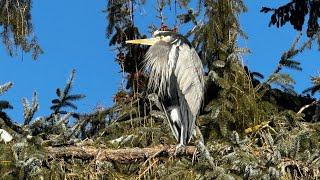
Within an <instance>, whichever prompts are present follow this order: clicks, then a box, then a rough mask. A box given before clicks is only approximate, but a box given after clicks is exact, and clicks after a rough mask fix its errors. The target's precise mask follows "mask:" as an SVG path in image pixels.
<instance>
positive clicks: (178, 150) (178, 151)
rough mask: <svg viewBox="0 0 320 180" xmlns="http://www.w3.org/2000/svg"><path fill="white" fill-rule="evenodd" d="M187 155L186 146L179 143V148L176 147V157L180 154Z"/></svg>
mask: <svg viewBox="0 0 320 180" xmlns="http://www.w3.org/2000/svg"><path fill="white" fill-rule="evenodd" d="M184 153H186V146H185V145H184V144H182V143H179V144H178V145H177V146H176V150H175V152H174V155H175V156H177V155H179V154H184Z"/></svg>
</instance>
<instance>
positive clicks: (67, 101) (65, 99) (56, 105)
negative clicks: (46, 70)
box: [50, 70, 85, 114]
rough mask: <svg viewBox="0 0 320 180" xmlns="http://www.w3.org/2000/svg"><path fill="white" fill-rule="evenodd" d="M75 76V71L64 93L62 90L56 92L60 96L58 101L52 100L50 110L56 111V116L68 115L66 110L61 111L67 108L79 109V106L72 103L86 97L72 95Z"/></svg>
mask: <svg viewBox="0 0 320 180" xmlns="http://www.w3.org/2000/svg"><path fill="white" fill-rule="evenodd" d="M74 75H75V70H73V71H72V72H71V75H70V78H69V80H68V81H67V84H66V86H65V87H64V89H63V91H61V89H60V88H58V89H57V90H56V95H57V96H58V99H53V100H52V104H53V105H52V106H51V107H50V109H51V110H53V111H54V114H57V113H60V114H67V112H66V111H65V110H61V109H62V108H66V107H69V108H72V109H77V106H76V105H75V104H73V103H72V102H73V101H77V100H80V99H83V98H84V97H85V96H84V95H83V94H72V95H70V92H71V87H72V84H73V80H74Z"/></svg>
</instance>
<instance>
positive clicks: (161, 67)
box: [144, 41, 171, 95]
mask: <svg viewBox="0 0 320 180" xmlns="http://www.w3.org/2000/svg"><path fill="white" fill-rule="evenodd" d="M169 52H170V44H168V43H166V42H163V41H159V42H157V43H156V44H154V45H153V46H151V47H150V48H149V50H148V52H147V53H146V56H145V60H144V69H145V70H146V71H148V72H149V82H148V88H149V89H151V90H153V91H156V90H158V95H164V93H165V91H166V88H167V86H168V83H169V80H170V75H171V73H170V71H169V65H168V56H169Z"/></svg>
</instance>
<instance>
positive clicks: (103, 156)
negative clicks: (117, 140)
mask: <svg viewBox="0 0 320 180" xmlns="http://www.w3.org/2000/svg"><path fill="white" fill-rule="evenodd" d="M175 148H176V146H175V145H168V146H164V145H159V146H154V147H150V148H124V149H107V148H105V149H103V148H95V147H92V146H87V147H77V146H70V147H46V150H47V152H48V154H49V156H51V157H52V158H65V157H67V158H68V157H73V158H80V159H96V160H100V161H117V162H121V163H128V162H132V161H143V160H146V159H148V158H149V157H154V156H155V157H167V156H173V155H174V153H175V150H176V149H175ZM195 151H196V147H195V146H187V147H186V149H185V155H187V156H193V154H194V153H195ZM98 155H99V156H98Z"/></svg>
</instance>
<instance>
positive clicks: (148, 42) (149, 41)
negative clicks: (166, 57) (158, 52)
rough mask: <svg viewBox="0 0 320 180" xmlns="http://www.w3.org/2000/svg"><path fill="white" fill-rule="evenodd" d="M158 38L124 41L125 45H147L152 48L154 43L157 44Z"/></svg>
mask: <svg viewBox="0 0 320 180" xmlns="http://www.w3.org/2000/svg"><path fill="white" fill-rule="evenodd" d="M159 40H160V39H159V38H149V39H135V40H128V41H126V43H127V44H141V45H148V46H152V45H154V44H155V43H156V42H158V41H159Z"/></svg>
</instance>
